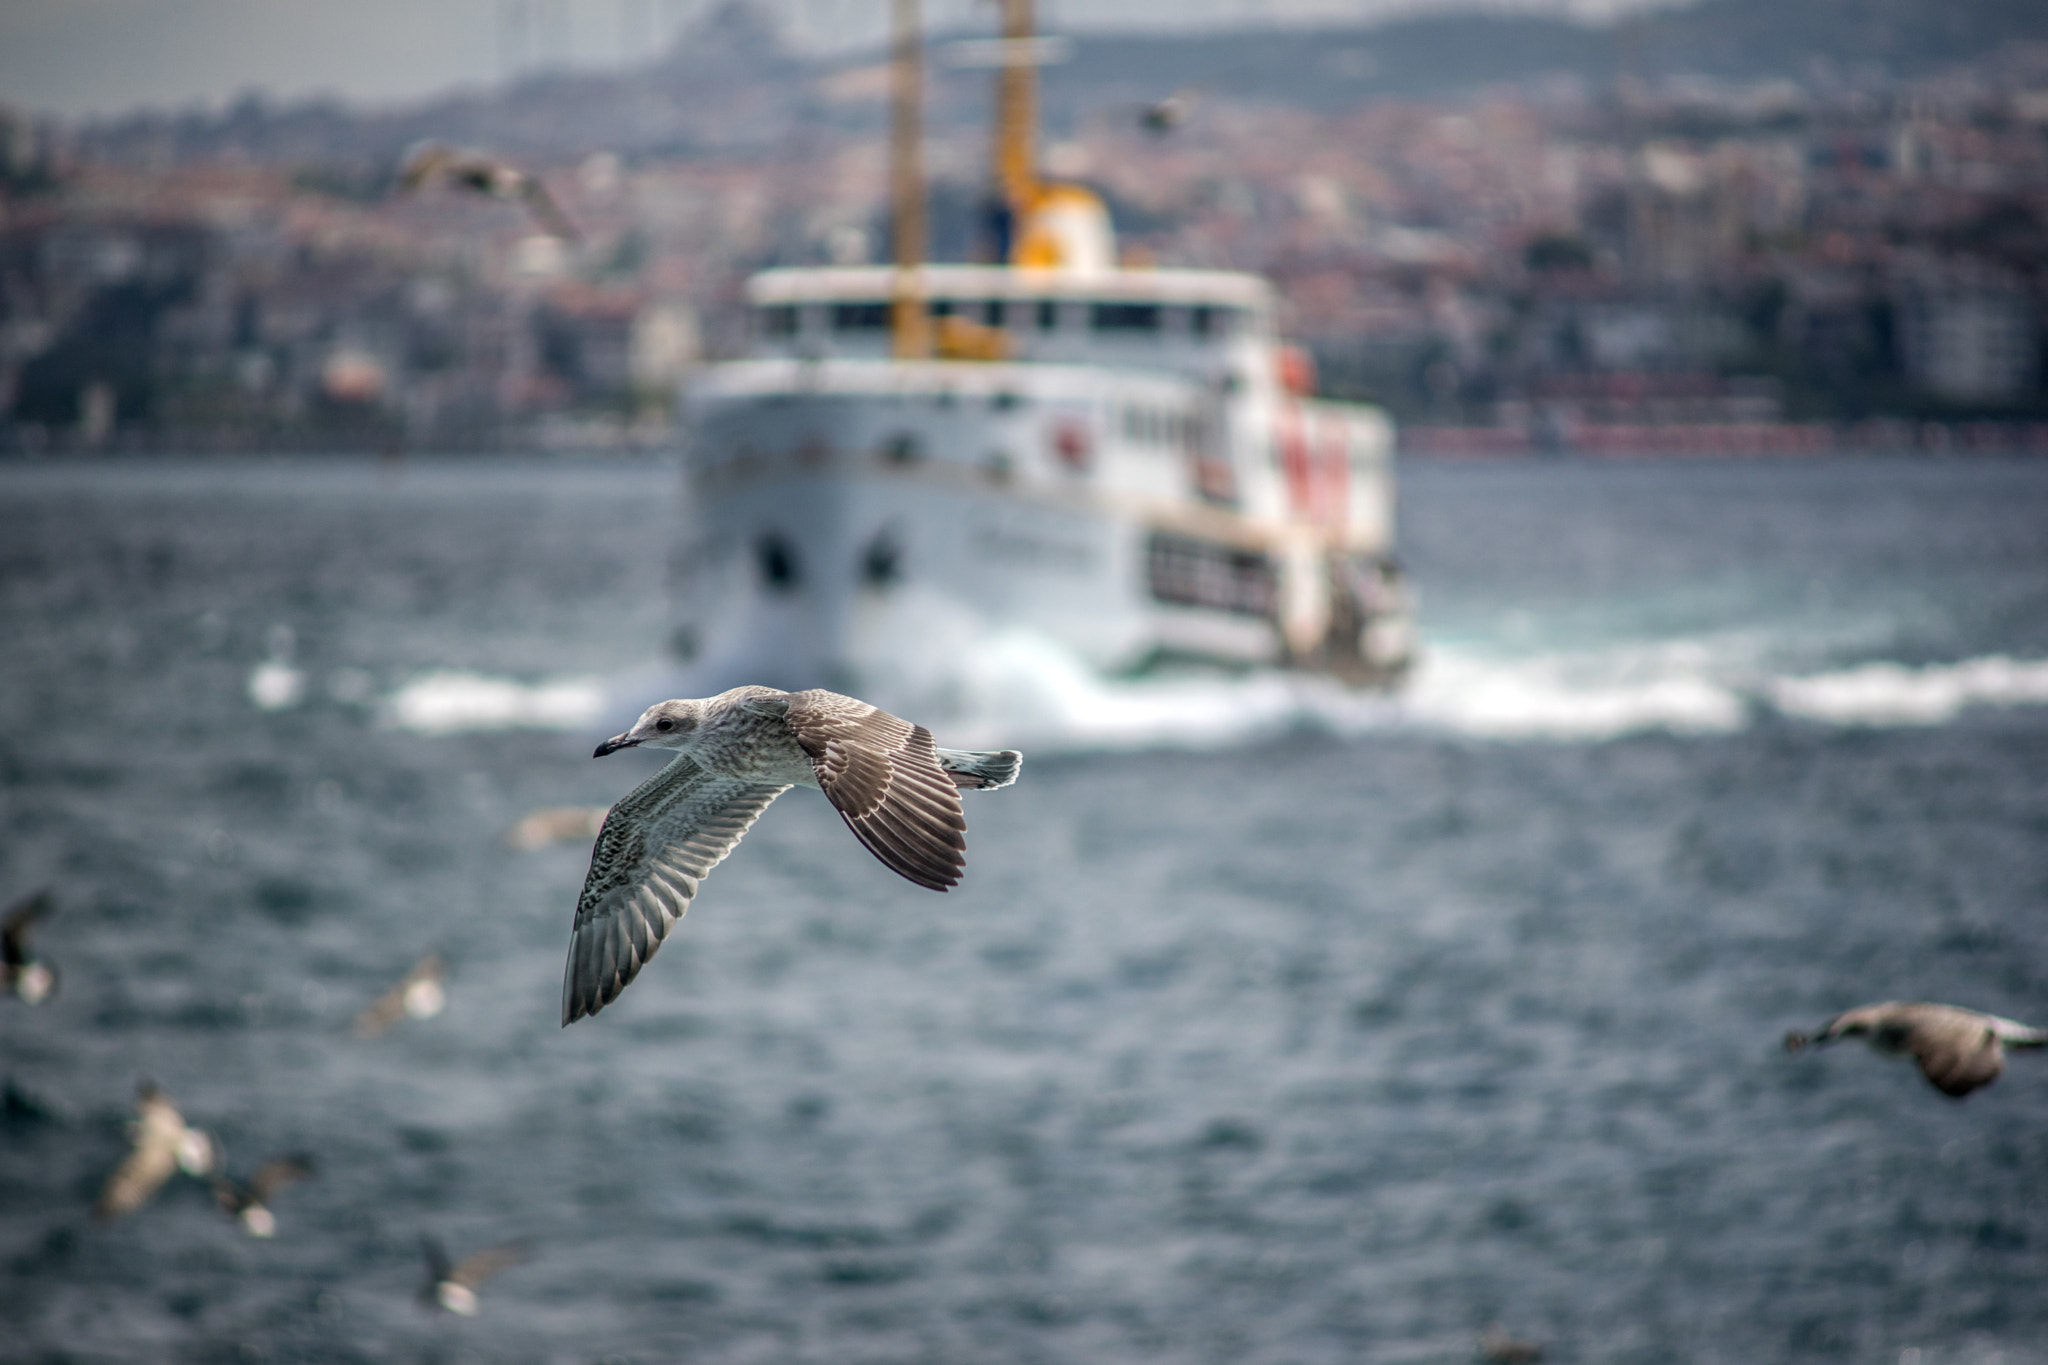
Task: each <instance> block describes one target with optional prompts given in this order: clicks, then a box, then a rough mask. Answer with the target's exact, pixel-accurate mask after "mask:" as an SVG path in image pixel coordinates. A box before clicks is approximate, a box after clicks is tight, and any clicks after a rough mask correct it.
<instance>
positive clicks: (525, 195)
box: [519, 171, 583, 246]
mask: <svg viewBox="0 0 2048 1365" xmlns="http://www.w3.org/2000/svg"><path fill="white" fill-rule="evenodd" d="M519 197H520V198H521V199H522V200H524V201H525V202H526V208H527V211H528V212H530V213H531V214H533V216H534V218H535V219H536V220H537V221H538V222H539V223H540V225H541V228H542V230H543V231H545V232H546V233H547V235H548V236H550V237H559V238H561V239H562V240H563V241H565V242H567V243H569V244H570V245H571V246H575V245H577V244H579V243H581V242H582V240H583V234H582V232H580V231H579V230H578V229H577V227H576V225H575V224H574V223H572V222H570V221H569V215H568V214H566V213H564V212H562V206H561V205H559V204H557V203H556V202H555V197H554V196H553V195H551V194H549V193H548V187H547V186H545V185H543V184H541V183H540V177H539V176H537V175H535V174H534V173H533V172H531V171H527V172H525V173H524V174H522V175H521V177H520V180H519Z"/></svg>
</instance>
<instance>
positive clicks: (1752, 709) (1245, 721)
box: [380, 629, 2048, 753]
mask: <svg viewBox="0 0 2048 1365" xmlns="http://www.w3.org/2000/svg"><path fill="white" fill-rule="evenodd" d="M1757 652H1758V646H1757V642H1754V641H1746V640H1741V639H1738V638H1736V637H1729V638H1727V639H1714V640H1711V641H1702V640H1678V641H1658V642H1641V641H1634V642H1626V643H1618V644H1616V645H1613V646H1611V647H1608V648H1604V649H1599V648H1587V649H1579V650H1573V651H1559V652H1555V653H1547V654H1546V653H1541V652H1531V653H1521V654H1517V653H1511V652H1506V651H1502V650H1498V649H1495V648H1490V647H1485V646H1476V645H1466V644H1450V643H1445V644H1439V645H1433V646H1428V647H1426V648H1425V651H1424V653H1423V656H1422V661H1421V662H1420V664H1419V665H1418V666H1417V667H1416V669H1415V670H1414V672H1413V674H1412V675H1411V676H1410V677H1409V678H1408V679H1407V681H1406V682H1405V683H1404V684H1403V686H1401V687H1400V688H1399V689H1398V690H1396V691H1394V692H1392V693H1379V692H1369V691H1354V690H1352V689H1349V688H1346V687H1344V686H1343V685H1341V684H1339V683H1338V682H1336V681H1335V680H1333V679H1330V678H1326V677H1319V676H1316V675H1312V674H1304V673H1294V672H1287V671H1283V670H1279V669H1256V670H1250V671H1247V672H1242V673H1215V672H1201V671H1193V670H1190V671H1188V672H1184V673H1165V674H1152V675H1147V676H1143V677H1137V678H1119V677H1104V676H1102V675H1101V674H1099V673H1097V672H1095V671H1094V670H1092V669H1091V668H1089V667H1088V666H1087V665H1086V664H1085V663H1084V662H1083V661H1082V660H1080V659H1079V658H1078V657H1076V656H1075V655H1074V654H1073V653H1072V651H1070V650H1068V649H1066V648H1064V647H1062V646H1061V645H1059V644H1058V643H1056V642H1054V641H1052V640H1050V639H1048V638H1047V637H1045V636H1042V635H1038V634H1035V633H1033V632H1031V631H1027V630H1020V629H1004V630H998V631H993V632H990V633H988V634H986V635H984V636H982V637H980V638H979V639H977V640H976V641H974V643H973V644H972V645H971V646H966V645H963V643H962V642H960V641H957V640H956V641H952V642H951V646H950V647H949V649H948V651H947V658H946V662H945V665H944V667H937V666H933V665H932V663H931V661H930V660H925V661H922V662H920V663H918V664H917V666H915V667H911V668H906V669H903V670H900V671H897V672H895V673H894V674H893V676H890V677H880V678H874V679H870V680H869V681H868V683H867V684H865V685H863V686H861V687H860V689H859V690H860V692H861V695H862V696H863V697H865V698H866V699H867V700H869V701H873V702H875V703H876V704H877V705H879V706H882V707H884V708H885V709H887V710H891V711H894V712H896V713H897V714H898V715H903V716H908V717H911V718H913V719H916V720H918V721H920V722H921V723H923V724H926V725H928V726H929V727H930V728H931V729H932V730H933V732H934V733H935V734H936V735H937V736H938V738H939V740H940V742H941V743H944V744H948V745H952V746H956V747H962V748H994V747H1008V746H1015V747H1020V748H1030V749H1032V750H1034V751H1036V752H1040V753H1046V752H1094V751H1107V752H1124V751H1132V750H1141V749H1214V748H1226V747H1229V746H1232V745H1237V744H1243V743H1247V742H1250V741H1253V740H1257V739H1260V738H1263V737H1269V736H1272V735H1276V734H1281V733H1284V732H1286V731H1289V730H1296V729H1304V728H1308V729H1314V730H1319V731H1322V732H1325V733H1333V734H1338V735H1346V736H1351V735H1360V734H1366V733H1371V732H1384V731H1390V730H1399V729H1408V730H1421V731H1429V732H1436V733H1444V734H1453V735H1461V736H1466V737H1470V738H1473V739H1483V740H1503V741H1548V742H1556V743H1598V742H1601V741H1604V740H1611V739H1618V738H1621V737H1623V736H1627V735H1634V734H1645V733H1665V734H1673V735H1688V736H1711V735H1724V734H1732V733H1735V732H1737V731H1740V730H1742V729H1744V728H1746V727H1747V726H1748V725H1749V724H1750V723H1751V721H1752V720H1753V718H1754V717H1755V716H1756V715H1757V714H1758V713H1759V712H1760V711H1765V710H1776V711H1778V712H1779V713H1781V714H1783V715H1786V716H1790V717H1794V718H1797V719H1800V720H1806V721H1812V722H1817V723H1821V724H1829V725H1861V726H1873V725H1877V726H1883V725H1936V724H1941V723H1943V722H1945V721H1948V720H1951V719H1953V718H1954V717H1955V716H1956V715H1957V714H1958V713H1960V712H1961V711H1962V710H1964V709H1965V708H1967V707H1971V706H2018V705H2044V704H2048V660H2036V661H2026V660H2014V659H2009V658H2005V657H2003V656H1991V657H1987V658H1979V659H1972V660H1966V661H1964V662H1961V663H1956V664H1936V665H1930V666H1927V667H1924V668H1908V667H1905V666H1903V665H1900V664H1896V663H1888V662H1877V663H1869V664H1863V665H1859V666H1857V667H1854V668H1849V669H1844V670H1840V671H1837V672H1831V673H1822V674H1815V675H1806V676H1788V675H1781V674H1776V673H1774V672H1772V671H1770V670H1768V669H1765V668H1761V667H1759V666H1758V665H1757V664H1756V662H1755V659H1756V655H1757ZM717 687H718V685H717V684H714V683H708V682H699V681H696V680H695V679H693V678H692V677H691V676H689V675H688V674H683V675H680V676H678V675H673V674H672V675H669V676H667V677H665V678H659V679H657V678H654V677H651V676H650V675H648V674H645V673H642V674H639V675H637V676H635V677H634V678H632V679H631V680H630V681H628V680H611V681H610V682H607V681H604V680H600V679H596V678H564V679H557V680H553V681H543V682H538V683H522V682H517V681H513V680H511V679H506V678H494V677H489V676H485V675H482V674H477V673H466V672H455V671H441V672H434V673H428V674H425V675H423V676H421V677H418V678H415V679H413V680H412V681H411V682H409V683H407V684H406V685H405V686H403V687H401V688H399V689H398V690H397V691H395V692H393V693H392V694H391V695H389V696H388V697H386V698H385V699H384V702H383V704H382V706H381V708H380V715H381V719H382V721H383V723H384V724H386V725H389V726H393V727H396V728H398V729H404V730H411V731H414V732H416V733H420V734H434V735H445V734H457V733H463V732H479V731H485V732H487V731H495V730H514V729H530V730H533V729H537V730H563V731H593V732H594V731H595V730H597V729H599V728H604V727H608V726H611V725H612V723H613V722H619V723H624V721H625V720H629V719H630V718H631V716H632V715H633V714H636V713H637V712H638V710H639V709H640V708H641V707H642V706H645V705H647V704H649V703H651V702H653V701H657V700H660V699H661V698H662V697H666V696H699V695H705V694H707V693H709V692H712V691H716V690H717Z"/></svg>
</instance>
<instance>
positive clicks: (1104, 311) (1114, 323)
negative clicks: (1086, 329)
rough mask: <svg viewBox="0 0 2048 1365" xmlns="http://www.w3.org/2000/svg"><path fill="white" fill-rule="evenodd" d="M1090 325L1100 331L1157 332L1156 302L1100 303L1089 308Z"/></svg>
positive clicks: (1157, 306) (1157, 308) (1157, 314)
mask: <svg viewBox="0 0 2048 1365" xmlns="http://www.w3.org/2000/svg"><path fill="white" fill-rule="evenodd" d="M1088 325H1089V326H1090V327H1091V328H1093V329H1094V330H1095V331H1098V332H1132V333H1135V332H1156V331H1158V330H1159V305H1158V304H1156V303H1098V304H1096V305H1095V306H1094V307H1093V308H1091V309H1089V310H1088Z"/></svg>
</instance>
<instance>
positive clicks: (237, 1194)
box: [213, 1156, 313, 1237]
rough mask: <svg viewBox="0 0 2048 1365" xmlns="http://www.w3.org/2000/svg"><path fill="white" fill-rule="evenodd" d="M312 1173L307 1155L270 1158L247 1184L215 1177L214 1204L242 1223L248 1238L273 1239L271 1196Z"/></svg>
mask: <svg viewBox="0 0 2048 1365" xmlns="http://www.w3.org/2000/svg"><path fill="white" fill-rule="evenodd" d="M312 1174H313V1158H311V1157H309V1156H281V1157H273V1158H272V1159H271V1160H269V1161H266V1162H264V1163H263V1164H262V1165H261V1166H258V1167H257V1168H256V1174H255V1175H253V1176H250V1177H249V1183H248V1184H246V1185H244V1184H242V1183H241V1182H240V1181H237V1180H232V1179H230V1178H229V1177H227V1176H225V1175H217V1176H215V1177H214V1178H213V1202H214V1203H215V1204H217V1205H219V1206H220V1211H221V1212H222V1213H225V1214H226V1215H227V1216H228V1217H230V1218H233V1219H235V1220H236V1221H237V1222H239V1223H241V1225H242V1227H243V1228H244V1229H246V1230H247V1231H248V1233H249V1235H250V1236H251V1237H274V1236H276V1235H277V1215H276V1214H274V1213H272V1212H271V1211H270V1199H271V1196H272V1195H274V1194H276V1193H277V1192H278V1191H279V1190H281V1189H283V1188H284V1187H285V1186H286V1185H289V1184H291V1183H292V1182H293V1181H295V1180H304V1179H306V1178H307V1177H308V1176H310V1175H312Z"/></svg>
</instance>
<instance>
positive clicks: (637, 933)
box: [562, 758, 789, 1025]
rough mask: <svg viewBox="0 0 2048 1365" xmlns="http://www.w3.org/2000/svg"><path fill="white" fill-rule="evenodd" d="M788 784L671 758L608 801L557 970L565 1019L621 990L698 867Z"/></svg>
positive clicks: (677, 914) (691, 888)
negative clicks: (563, 964)
mask: <svg viewBox="0 0 2048 1365" xmlns="http://www.w3.org/2000/svg"><path fill="white" fill-rule="evenodd" d="M788 790H789V788H788V787H786V786H772V785H764V784H762V783H758V782H747V781H744V780H742V779H739V778H732V777H719V776H716V775H714V774H711V773H708V772H706V771H705V770H704V769H703V768H701V767H699V766H698V765H697V762H696V760H694V759H690V758H677V759H676V760H675V761H674V762H672V763H670V764H669V765H668V766H667V767H666V768H663V769H662V770H661V771H660V772H658V773H656V774H655V775H654V776H653V777H650V778H648V779H647V781H645V782H643V783H641V784H640V786H639V787H638V788H637V789H636V790H635V791H634V792H633V794H632V795H630V796H628V797H627V798H626V799H625V800H623V801H621V802H619V804H617V805H616V806H613V807H612V810H611V814H610V815H608V816H606V817H605V822H604V828H603V829H601V830H599V831H598V834H597V846H596V847H595V848H593V849H592V850H591V852H590V873H589V875H588V876H587V877H585V878H584V880H583V894H582V895H581V896H579V897H578V898H577V900H576V921H575V924H574V925H573V927H572V928H571V930H570V934H569V964H568V967H567V969H566V970H565V971H564V972H563V974H562V1022H563V1023H564V1024H565V1025H566V1024H571V1023H574V1022H575V1021H576V1020H578V1019H581V1018H582V1017H583V1016H584V1015H586V1014H596V1013H597V1012H598V1011H599V1010H601V1009H603V1008H604V1007H605V1006H606V1005H609V1004H610V1003H611V1002H612V1001H614V1000H616V999H618V997H619V992H620V991H623V990H624V989H626V983H627V982H629V981H631V980H632V979H633V977H634V975H635V974H636V973H638V972H639V970H640V968H641V967H643V966H645V965H646V963H647V959H649V958H651V957H653V956H654V950H655V949H657V948H659V947H660V946H661V940H662V939H663V937H665V936H666V935H667V933H668V931H669V927H670V926H671V925H673V924H674V923H675V922H676V921H677V920H679V919H681V918H682V917H683V912H684V911H686V910H688V909H689V908H690V900H691V898H692V897H694V896H695V895H696V894H697V886H698V884H699V883H700V882H702V881H703V880H704V876H705V874H706V873H708V872H710V871H711V869H712V868H714V867H716V866H718V864H719V862H720V861H722V860H723V859H724V857H725V855H726V854H728V853H730V852H732V849H733V845H734V844H737V843H738V842H739V841H740V836H741V835H742V834H745V833H746V832H747V830H748V828H749V827H751V826H752V825H753V823H754V821H756V820H758V819H759V818H760V817H761V812H762V811H764V810H766V809H768V803H769V802H771V801H773V800H774V799H775V798H776V797H778V796H780V795H782V793H784V792H786V791H788Z"/></svg>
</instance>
